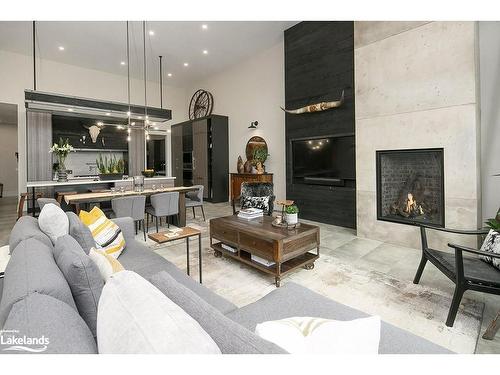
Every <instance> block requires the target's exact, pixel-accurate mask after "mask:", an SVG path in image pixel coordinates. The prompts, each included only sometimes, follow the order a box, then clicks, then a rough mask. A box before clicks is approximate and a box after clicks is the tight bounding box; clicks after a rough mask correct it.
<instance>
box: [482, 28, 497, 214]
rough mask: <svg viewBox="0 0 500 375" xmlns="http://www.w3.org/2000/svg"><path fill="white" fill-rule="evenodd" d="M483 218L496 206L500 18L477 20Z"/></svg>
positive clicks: (494, 212)
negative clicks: (495, 175) (492, 20)
mask: <svg viewBox="0 0 500 375" xmlns="http://www.w3.org/2000/svg"><path fill="white" fill-rule="evenodd" d="M479 65H480V85H481V182H482V213H483V221H484V220H486V219H487V218H491V217H494V216H495V214H496V212H497V210H498V208H499V207H500V176H499V177H494V176H493V175H494V174H499V173H500V22H479Z"/></svg>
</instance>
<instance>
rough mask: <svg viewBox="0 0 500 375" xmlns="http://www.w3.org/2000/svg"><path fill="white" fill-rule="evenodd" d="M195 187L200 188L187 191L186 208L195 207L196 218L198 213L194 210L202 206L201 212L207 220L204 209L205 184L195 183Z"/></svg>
mask: <svg viewBox="0 0 500 375" xmlns="http://www.w3.org/2000/svg"><path fill="white" fill-rule="evenodd" d="M193 187H195V188H198V190H196V191H190V192H187V193H186V208H188V207H192V208H193V217H194V218H195V219H196V213H195V211H194V208H195V207H201V213H202V215H203V221H205V211H204V210H203V188H204V187H203V185H194V186H193Z"/></svg>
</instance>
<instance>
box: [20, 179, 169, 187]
mask: <svg viewBox="0 0 500 375" xmlns="http://www.w3.org/2000/svg"><path fill="white" fill-rule="evenodd" d="M165 180H167V181H174V180H175V177H145V178H144V183H145V184H146V183H147V182H156V181H158V183H160V181H165ZM117 182H130V183H131V184H133V183H134V180H133V178H132V177H129V178H127V179H121V180H103V181H101V180H94V179H91V178H88V179H82V178H78V179H74V180H68V181H66V182H57V181H28V182H27V183H26V187H27V188H41V187H51V186H53V187H56V186H76V185H96V184H111V183H117Z"/></svg>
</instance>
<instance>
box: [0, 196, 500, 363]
mask: <svg viewBox="0 0 500 375" xmlns="http://www.w3.org/2000/svg"><path fill="white" fill-rule="evenodd" d="M205 213H206V216H207V220H209V219H210V218H213V217H219V216H224V215H228V214H230V213H231V207H230V206H229V205H228V204H225V203H224V204H209V203H207V204H206V205H205ZM199 216H201V215H198V216H197V218H196V220H193V216H192V213H191V212H188V223H189V222H192V223H196V222H199V221H200V220H201V219H200V217H199ZM15 220H16V198H2V199H0V246H3V245H5V244H7V243H8V235H9V232H10V229H11V228H12V226H13V225H14V223H15ZM314 224H317V225H319V226H320V228H321V229H320V230H321V248H320V252H321V253H325V254H328V255H331V256H332V257H335V258H338V259H339V260H340V261H342V262H343V263H347V264H351V265H355V266H356V267H360V268H364V269H367V270H377V271H379V272H384V273H387V274H388V275H390V276H392V277H395V278H397V279H399V280H402V281H411V280H412V279H413V276H414V274H415V271H416V268H417V265H418V262H419V260H420V250H419V249H412V248H405V247H401V246H396V245H392V244H388V243H384V242H380V241H375V240H370V239H365V238H360V237H357V236H356V232H355V231H354V230H351V229H347V228H342V227H336V226H333V225H328V224H322V223H314ZM421 284H424V285H429V286H432V287H433V288H436V289H439V290H441V291H443V292H446V293H449V294H450V296H451V295H452V293H453V284H452V283H451V282H450V281H449V280H448V279H447V278H446V277H444V276H443V275H442V274H441V273H440V272H439V271H437V269H436V268H435V267H434V266H432V265H431V264H428V265H427V267H426V269H425V271H424V274H423V276H422V279H421ZM368 292H369V291H367V293H368ZM466 296H467V297H468V298H471V299H475V300H477V301H479V302H483V303H484V304H485V310H484V315H483V322H482V327H481V334H482V333H483V332H484V330H485V329H486V327H487V326H488V324H489V323H490V321H491V320H492V319H493V317H494V316H495V315H496V313H497V311H498V310H499V309H500V296H491V295H486V294H482V293H476V292H473V291H468V292H466ZM443 319H444V317H443ZM476 352H477V353H496V354H500V334H497V336H496V338H495V339H494V340H492V341H487V340H483V339H482V338H479V340H478V343H477V347H476Z"/></svg>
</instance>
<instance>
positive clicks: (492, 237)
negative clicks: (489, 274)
mask: <svg viewBox="0 0 500 375" xmlns="http://www.w3.org/2000/svg"><path fill="white" fill-rule="evenodd" d="M481 251H486V252H490V253H494V254H500V233H498V232H497V231H495V230H493V229H490V231H489V232H488V235H487V236H486V238H485V239H484V242H483V245H482V246H481ZM480 258H481V259H482V260H484V261H485V262H486V263H489V264H491V265H493V267H496V268H498V269H499V270H500V259H499V258H492V257H487V256H484V255H481V256H480Z"/></svg>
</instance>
